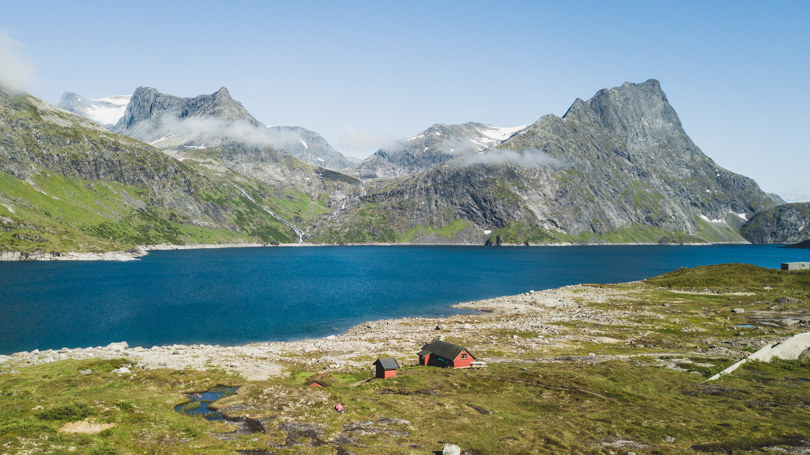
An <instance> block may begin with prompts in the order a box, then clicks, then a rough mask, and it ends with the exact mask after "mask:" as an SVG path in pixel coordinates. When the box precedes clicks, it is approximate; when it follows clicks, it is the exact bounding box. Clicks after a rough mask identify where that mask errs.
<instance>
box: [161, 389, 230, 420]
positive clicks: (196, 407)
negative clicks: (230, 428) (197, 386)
mask: <svg viewBox="0 0 810 455" xmlns="http://www.w3.org/2000/svg"><path fill="white" fill-rule="evenodd" d="M237 389H239V387H227V386H223V385H218V386H216V387H214V388H212V389H211V390H207V391H205V392H201V393H187V394H186V396H187V397H188V398H189V401H188V402H186V403H183V404H178V405H177V406H175V407H174V410H175V411H177V412H180V413H183V414H186V415H190V416H202V417H205V418H206V419H207V420H224V419H225V416H223V415H222V414H220V413H219V412H217V411H214V410H213V409H209V408H208V406H210V405H211V404H212V403H213V402H215V401H217V400H219V399H220V398H224V397H229V396H232V395H234V394H235V393H236V390H237Z"/></svg>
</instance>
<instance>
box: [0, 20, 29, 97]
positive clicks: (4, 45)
mask: <svg viewBox="0 0 810 455" xmlns="http://www.w3.org/2000/svg"><path fill="white" fill-rule="evenodd" d="M24 48H25V46H23V44H22V43H20V42H18V41H15V40H14V39H12V38H11V37H10V36H8V34H7V33H6V31H5V30H3V29H0V85H2V86H3V87H6V88H8V89H11V90H18V91H21V90H27V89H30V87H31V85H32V84H33V82H34V62H33V60H31V59H30V58H29V57H28V56H26V55H25V54H24V52H23V50H24Z"/></svg>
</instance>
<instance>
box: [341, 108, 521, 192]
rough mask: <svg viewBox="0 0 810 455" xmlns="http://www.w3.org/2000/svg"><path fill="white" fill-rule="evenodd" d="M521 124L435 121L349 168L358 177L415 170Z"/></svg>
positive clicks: (475, 149)
mask: <svg viewBox="0 0 810 455" xmlns="http://www.w3.org/2000/svg"><path fill="white" fill-rule="evenodd" d="M524 127H525V126H518V127H512V128H500V127H496V126H492V125H485V124H483V123H471V122H470V123H462V124H459V125H443V124H441V123H437V124H435V125H433V126H431V127H430V128H428V129H426V130H425V131H423V132H421V133H419V134H418V135H416V136H414V137H411V138H408V139H405V140H403V141H399V142H398V143H396V144H393V145H390V146H388V147H385V148H383V149H380V150H378V151H377V152H375V153H374V154H373V155H371V156H370V157H368V158H366V159H365V160H363V162H361V163H360V164H358V165H357V167H355V168H354V169H353V170H352V173H354V174H356V175H358V176H360V177H361V178H394V177H401V176H404V175H411V174H416V173H418V172H422V171H425V170H427V169H430V168H432V167H434V166H436V165H439V164H441V163H444V162H446V161H449V160H452V159H454V158H458V157H462V156H467V155H471V154H475V153H480V152H481V151H483V150H486V149H487V148H489V147H492V146H494V145H497V144H499V143H501V142H502V141H503V140H505V139H507V138H508V137H509V136H511V135H512V134H515V133H516V132H517V131H519V130H521V129H523V128H524Z"/></svg>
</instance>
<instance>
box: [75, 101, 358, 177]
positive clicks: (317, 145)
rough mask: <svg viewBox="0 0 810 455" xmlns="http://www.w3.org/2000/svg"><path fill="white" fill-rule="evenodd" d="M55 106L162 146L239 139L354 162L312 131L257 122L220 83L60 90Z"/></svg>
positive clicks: (313, 159)
mask: <svg viewBox="0 0 810 455" xmlns="http://www.w3.org/2000/svg"><path fill="white" fill-rule="evenodd" d="M114 103H118V104H115V105H114ZM60 107H62V108H63V109H65V110H68V111H70V112H73V113H76V114H79V115H81V116H84V117H86V118H90V119H91V120H94V121H96V122H98V123H100V124H102V125H104V126H106V127H108V128H110V129H111V130H112V131H114V132H117V133H120V134H124V135H126V136H129V137H132V138H135V139H138V140H140V141H143V142H146V143H149V144H151V145H153V146H155V147H158V148H160V149H163V150H171V151H181V152H182V151H183V150H187V149H201V148H210V147H218V146H221V145H222V144H226V143H244V144H245V145H248V146H271V147H274V148H276V149H279V150H283V151H284V152H286V153H289V154H291V155H292V156H294V157H296V158H298V159H300V160H301V161H304V162H306V163H310V164H313V165H316V166H322V167H326V168H329V169H336V170H340V169H346V168H349V167H351V166H353V165H354V162H353V161H352V160H350V159H349V158H347V157H345V156H344V155H343V154H341V153H340V152H338V151H337V150H335V149H334V148H333V147H332V146H331V145H330V144H329V143H328V142H327V141H326V140H325V139H324V138H323V137H321V136H320V135H319V134H318V133H315V132H314V131H310V130H308V129H306V128H302V127H298V126H273V127H266V126H265V125H263V124H261V123H260V122H259V121H258V120H256V118H254V117H253V116H252V115H251V114H250V112H248V111H247V109H245V108H244V106H243V105H242V104H241V103H240V102H238V101H236V100H234V99H233V98H232V97H231V95H230V92H229V91H228V89H227V88H225V87H222V88H220V89H219V90H217V91H216V92H214V93H212V94H210V95H198V96H195V97H191V98H183V97H178V96H174V95H168V94H164V93H161V92H159V91H157V90H156V89H154V88H151V87H138V88H137V89H136V90H135V92H134V93H133V94H132V95H131V96H120V97H107V98H102V99H100V100H89V99H87V98H84V97H82V96H80V95H77V94H75V93H71V92H66V93H65V94H64V95H63V96H62V100H61V101H60ZM113 107H115V109H117V110H115V111H114V110H113ZM175 156H176V154H175Z"/></svg>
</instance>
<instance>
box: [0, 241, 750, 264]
mask: <svg viewBox="0 0 810 455" xmlns="http://www.w3.org/2000/svg"><path fill="white" fill-rule="evenodd" d="M746 243H748V242H727V243H673V244H666V245H676V246H681V245H689V246H710V245H742V244H746ZM622 245H624V246H643V245H661V244H659V243H598V244H577V243H568V242H566V243H543V244H529V245H525V244H506V243H504V244H501V245H499V246H502V247H509V246H515V247H527V246H528V247H535V246H555V247H566V246H622ZM316 246H402V247H407V246H484V245H469V244H453V243H344V244H330V243H282V244H278V245H269V244H263V243H214V244H210V243H195V244H189V245H170V244H160V245H143V246H137V247H135V248H132V249H130V250H123V251H105V252H98V253H90V252H74V251H70V252H65V253H60V252H43V251H36V252H30V253H24V252H20V251H0V262H16V261H134V260H137V259H139V258H141V257H143V256H146V255H147V254H149V252H150V251H168V250H206V249H219V248H261V247H316ZM496 248H497V247H496Z"/></svg>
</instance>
